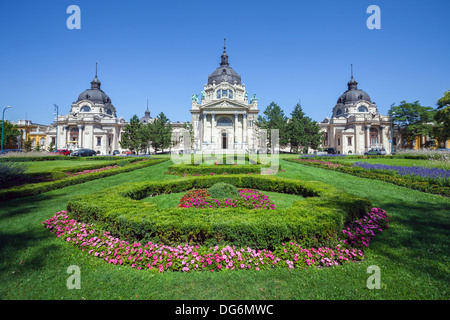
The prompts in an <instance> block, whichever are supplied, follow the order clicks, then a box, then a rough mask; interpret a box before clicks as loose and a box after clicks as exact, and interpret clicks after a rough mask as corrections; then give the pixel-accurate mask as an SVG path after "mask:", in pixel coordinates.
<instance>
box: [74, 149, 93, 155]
mask: <svg viewBox="0 0 450 320" xmlns="http://www.w3.org/2000/svg"><path fill="white" fill-rule="evenodd" d="M95 155H97V152H95V151H94V150H92V149H77V150H75V151H73V152H72V154H71V156H74V157H92V156H95Z"/></svg>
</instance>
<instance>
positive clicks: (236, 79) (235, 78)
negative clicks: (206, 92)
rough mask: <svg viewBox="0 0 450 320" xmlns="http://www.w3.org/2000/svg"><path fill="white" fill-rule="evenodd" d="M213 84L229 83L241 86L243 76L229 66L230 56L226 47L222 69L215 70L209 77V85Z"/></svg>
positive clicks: (224, 48) (222, 59)
mask: <svg viewBox="0 0 450 320" xmlns="http://www.w3.org/2000/svg"><path fill="white" fill-rule="evenodd" d="M213 82H215V83H216V84H219V83H221V82H228V83H229V84H235V83H236V84H239V85H240V84H241V76H240V75H239V74H238V73H237V72H236V71H234V70H233V68H231V67H230V66H229V63H228V55H227V52H226V47H225V46H224V47H223V54H222V58H221V61H220V67H218V68H217V69H216V70H214V72H213V73H211V74H210V75H209V76H208V85H212V84H213Z"/></svg>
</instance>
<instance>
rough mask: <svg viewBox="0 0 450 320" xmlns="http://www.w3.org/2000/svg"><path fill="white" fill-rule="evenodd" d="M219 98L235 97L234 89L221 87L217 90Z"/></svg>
mask: <svg viewBox="0 0 450 320" xmlns="http://www.w3.org/2000/svg"><path fill="white" fill-rule="evenodd" d="M216 96H217V99H222V98H228V99H233V90H231V89H219V90H217V92H216Z"/></svg>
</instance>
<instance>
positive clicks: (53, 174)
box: [50, 170, 67, 180]
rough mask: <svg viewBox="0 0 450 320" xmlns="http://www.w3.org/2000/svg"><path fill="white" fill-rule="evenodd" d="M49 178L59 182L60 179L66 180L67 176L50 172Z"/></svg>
mask: <svg viewBox="0 0 450 320" xmlns="http://www.w3.org/2000/svg"><path fill="white" fill-rule="evenodd" d="M50 177H51V179H52V180H61V179H64V178H67V174H66V173H65V172H62V171H59V170H55V171H52V173H51V174H50Z"/></svg>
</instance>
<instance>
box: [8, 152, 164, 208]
mask: <svg viewBox="0 0 450 320" xmlns="http://www.w3.org/2000/svg"><path fill="white" fill-rule="evenodd" d="M167 160H168V159H157V160H149V161H145V162H140V163H134V164H129V165H127V166H125V167H119V168H115V169H110V170H105V171H101V172H95V173H89V174H82V175H79V176H73V177H68V178H65V179H61V180H55V181H50V182H41V183H34V184H27V185H24V186H18V187H13V188H9V189H3V190H0V201H5V200H10V199H15V198H23V197H28V196H34V195H37V194H41V193H44V192H47V191H51V190H55V189H61V188H64V187H67V186H71V185H75V184H80V183H83V182H87V181H91V180H95V179H100V178H104V177H109V176H113V175H116V174H119V173H124V172H129V171H133V170H137V169H141V168H145V167H148V166H152V165H155V164H158V163H161V162H164V161H167Z"/></svg>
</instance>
